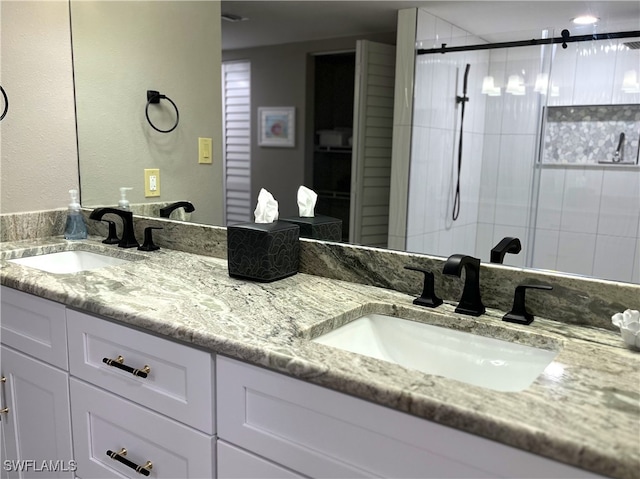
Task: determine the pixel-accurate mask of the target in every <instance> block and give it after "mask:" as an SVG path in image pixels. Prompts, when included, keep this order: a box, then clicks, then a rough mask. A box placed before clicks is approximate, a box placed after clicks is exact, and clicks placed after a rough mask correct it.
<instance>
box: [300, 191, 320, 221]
mask: <svg viewBox="0 0 640 479" xmlns="http://www.w3.org/2000/svg"><path fill="white" fill-rule="evenodd" d="M316 201H318V194H317V193H316V192H315V191H313V190H310V189H309V188H307V187H306V186H301V187H300V188H298V212H299V213H300V216H301V217H302V218H313V217H314V216H315V213H314V210H315V208H316Z"/></svg>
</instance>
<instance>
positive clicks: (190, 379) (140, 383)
mask: <svg viewBox="0 0 640 479" xmlns="http://www.w3.org/2000/svg"><path fill="white" fill-rule="evenodd" d="M67 327H68V334H69V370H70V372H71V375H72V376H75V377H78V378H81V379H84V380H85V381H87V382H90V383H92V384H95V385H96V386H100V387H102V388H105V389H107V390H109V391H111V392H114V393H116V394H119V395H120V396H123V397H125V398H127V399H130V400H132V401H133V402H135V403H138V404H142V405H143V406H147V407H149V408H151V409H153V410H155V411H158V412H160V413H162V414H165V415H167V416H169V417H171V418H173V419H175V420H177V421H180V422H183V423H185V424H187V425H189V426H192V427H195V428H197V429H199V430H201V431H203V432H205V433H207V434H213V433H214V431H215V424H214V418H215V415H214V404H213V391H214V389H213V388H214V379H213V375H214V365H213V356H212V355H211V354H209V353H207V352H205V351H200V350H198V349H195V348H190V347H188V346H185V345H183V344H178V343H175V342H173V341H169V340H166V339H162V338H158V337H156V336H153V335H151V334H147V333H143V332H140V331H137V330H134V329H132V328H129V327H126V326H122V325H119V324H115V323H111V322H109V321H106V320H103V319H100V318H97V317H94V316H90V315H88V314H85V313H80V312H78V311H72V310H68V311H67ZM118 356H122V357H123V358H124V360H123V362H122V364H123V365H124V366H127V367H130V368H137V369H140V370H141V369H142V368H144V366H149V368H150V370H149V372H148V374H147V377H139V376H135V375H134V374H132V373H131V372H127V371H125V370H122V369H118V368H117V367H114V366H109V365H107V364H105V363H104V362H103V359H105V358H107V359H112V360H115V359H116V358H117V357H118Z"/></svg>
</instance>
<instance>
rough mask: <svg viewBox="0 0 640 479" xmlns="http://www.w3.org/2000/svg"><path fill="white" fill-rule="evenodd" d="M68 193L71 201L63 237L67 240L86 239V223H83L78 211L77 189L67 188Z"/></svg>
mask: <svg viewBox="0 0 640 479" xmlns="http://www.w3.org/2000/svg"><path fill="white" fill-rule="evenodd" d="M69 194H70V195H71V203H69V212H68V213H67V224H66V226H65V228H64V238H65V239H68V240H80V239H86V238H87V225H86V224H85V222H84V218H83V217H82V213H81V212H80V203H79V201H78V190H69Z"/></svg>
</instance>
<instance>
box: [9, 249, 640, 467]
mask: <svg viewBox="0 0 640 479" xmlns="http://www.w3.org/2000/svg"><path fill="white" fill-rule="evenodd" d="M78 245H80V246H78ZM83 245H84V246H83ZM68 247H69V243H67V242H65V241H64V240H61V239H60V238H59V237H49V238H41V239H37V240H31V241H19V242H13V243H11V242H5V243H0V248H1V249H0V254H2V255H3V256H1V257H2V258H4V259H1V260H0V278H1V280H2V284H3V287H2V337H1V339H2V374H3V375H4V376H5V377H6V378H7V381H6V383H4V384H3V385H2V388H3V391H2V394H3V396H2V400H3V404H1V406H2V407H8V408H9V411H8V412H7V414H4V415H3V417H2V418H1V419H2V421H1V423H2V428H3V434H4V435H5V438H8V439H7V440H6V445H7V446H6V447H7V452H6V454H7V456H6V457H7V458H11V459H13V458H18V459H32V457H30V456H29V452H30V451H34V452H33V454H36V453H37V451H46V454H47V456H55V457H46V458H44V459H49V460H62V461H75V462H74V463H73V464H74V466H76V467H77V468H76V469H75V470H73V471H58V477H80V478H84V479H88V478H91V477H122V476H125V477H139V476H140V475H141V474H143V475H146V473H148V475H149V477H256V476H258V477H371V476H382V477H392V476H393V477H532V476H535V477H554V478H558V477H616V478H632V477H634V476H635V475H636V473H637V471H638V470H639V469H640V455H639V454H638V453H639V452H640V451H639V445H638V442H637V438H638V432H639V430H640V423H639V419H640V402H639V398H640V385H639V384H638V381H637V374H638V366H639V365H640V354H638V353H637V352H633V351H631V350H629V349H627V348H626V347H625V346H624V344H623V343H622V341H621V340H620V338H619V335H617V334H616V333H614V332H612V331H607V330H604V329H599V328H593V327H585V326H577V325H569V324H565V323H561V322H558V321H552V320H547V319H544V318H536V320H535V322H534V323H533V324H532V325H531V326H521V325H515V324H507V323H503V322H502V321H501V316H502V314H504V311H502V312H501V311H496V310H493V309H491V308H488V311H487V314H485V315H483V316H481V317H479V318H471V317H468V316H464V315H459V314H456V313H454V311H453V310H454V308H455V305H452V304H447V303H445V304H444V305H442V306H440V307H439V308H438V309H437V310H434V311H431V310H426V309H424V308H420V307H418V306H414V305H413V304H412V301H413V297H412V296H410V295H407V294H404V293H401V292H397V291H393V290H390V289H383V288H378V287H373V286H368V285H363V284H356V283H353V282H347V281H339V280H335V279H329V278H326V277H320V276H313V275H309V274H303V273H299V274H297V275H295V276H292V277H290V278H286V279H283V280H280V281H276V282H273V283H267V284H263V283H253V282H246V281H240V280H236V279H233V278H230V277H229V275H228V272H227V264H226V261H225V260H224V259H220V258H214V257H210V256H202V255H197V254H194V253H186V252H182V251H176V250H171V249H166V248H163V249H161V250H160V251H156V252H149V253H145V252H135V254H134V253H131V252H127V253H128V254H129V255H134V256H137V257H136V258H135V259H134V260H132V261H128V262H127V263H125V264H121V265H117V266H108V267H103V268H98V269H95V270H90V271H82V272H78V273H74V274H54V273H47V272H43V271H40V270H37V269H33V268H29V267H25V266H23V265H19V264H15V263H11V262H9V261H7V259H8V258H11V257H18V256H22V255H30V254H33V253H34V252H42V251H55V250H58V249H65V248H68ZM73 247H74V248H89V249H91V248H93V249H94V250H95V251H98V250H100V249H101V248H111V249H110V250H109V254H113V255H118V254H121V253H123V251H122V249H118V248H117V247H115V246H114V247H105V246H103V245H101V244H100V243H99V238H96V239H90V240H88V241H86V242H74V244H73ZM366 312H377V313H384V314H390V315H397V316H411V319H414V320H416V321H427V322H433V321H435V322H440V323H441V324H447V322H449V323H450V327H453V328H455V329H460V330H464V331H470V332H473V333H475V334H480V335H488V334H492V335H493V334H497V335H498V336H500V337H501V339H504V340H507V341H513V342H519V343H522V344H529V343H533V344H535V345H537V346H540V345H546V347H555V348H558V349H559V351H558V354H557V356H556V357H555V359H554V360H553V362H552V363H551V364H550V365H549V366H548V367H547V368H546V369H545V371H544V372H543V373H542V374H541V375H540V376H539V377H538V379H536V380H535V381H534V383H533V384H532V385H531V386H530V387H528V388H526V389H524V390H522V391H518V392H500V391H495V390H492V389H488V388H483V387H478V386H473V385H469V384H466V383H462V382H458V381H455V380H451V379H447V378H444V377H439V376H432V375H428V374H424V373H421V372H419V371H415V370H411V369H407V368H404V367H402V366H399V365H396V364H393V363H389V362H385V361H380V360H377V359H373V358H369V357H366V356H362V355H358V354H354V353H349V352H346V351H343V350H340V349H336V348H331V347H328V346H325V345H322V344H317V343H315V342H312V341H310V339H311V338H314V337H316V336H318V335H320V334H322V333H323V332H326V331H328V330H331V329H335V328H336V327H337V326H339V325H341V324H344V323H347V322H349V321H350V320H352V319H354V318H355V317H358V316H360V315H361V314H362V313H366ZM429 315H431V316H429ZM434 315H435V316H434ZM13 318H15V319H13ZM119 357H121V358H122V360H120V358H119ZM7 358H8V359H7ZM15 358H19V360H18V359H15ZM26 364H30V365H33V368H28V367H27V366H26ZM146 367H148V369H147V368H146ZM36 370H39V371H37V372H32V371H36ZM132 371H133V372H132ZM145 375H146V377H143V376H145ZM25 376H26V378H25ZM34 378H35V379H34ZM27 383H29V384H36V385H38V388H36V389H38V390H39V391H41V396H34V399H33V401H26V402H23V401H22V400H20V399H19V395H20V394H21V393H23V391H25V389H24V388H25V387H26V386H25V384H27ZM54 383H55V384H54ZM42 385H45V386H42ZM47 391H48V392H47ZM47 397H48V398H52V397H53V398H55V401H53V402H52V401H50V399H47ZM4 401H6V402H4ZM16 407H17V409H16V410H14V408H16ZM30 408H32V409H33V410H38V408H43V410H46V411H47V412H51V414H48V415H47V420H46V421H42V422H40V423H38V424H39V426H37V428H36V429H35V431H34V427H36V426H35V425H34V418H31V416H30V415H31V410H30ZM16 412H17V413H18V415H17V416H15V415H13V414H15V413H16ZM16 431H17V433H16ZM34 432H35V433H34ZM12 438H13V439H12ZM16 440H18V441H33V444H31V443H29V444H27V443H23V444H20V446H21V448H22V449H21V450H22V451H23V454H25V455H23V456H22V457H17V456H16V455H15V454H16V453H15V452H14V451H15V449H11V444H15V443H16ZM12 441H13V443H12ZM54 443H55V444H56V448H57V449H56V450H55V451H54V450H52V449H51V444H54ZM123 448H124V449H126V454H125V452H124V451H123V450H122V449H123ZM72 451H73V454H71V452H72ZM127 461H129V462H130V463H131V464H128V463H127ZM132 464H133V466H132ZM136 468H138V472H136ZM3 474H4V475H7V477H14V476H15V477H18V476H17V475H15V474H14V473H13V472H8V471H5V472H3ZM4 475H3V477H4Z"/></svg>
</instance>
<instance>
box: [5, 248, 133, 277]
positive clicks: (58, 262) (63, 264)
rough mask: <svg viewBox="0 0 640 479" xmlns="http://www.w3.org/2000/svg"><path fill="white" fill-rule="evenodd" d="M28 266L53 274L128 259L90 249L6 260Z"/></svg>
mask: <svg viewBox="0 0 640 479" xmlns="http://www.w3.org/2000/svg"><path fill="white" fill-rule="evenodd" d="M8 261H9V262H11V263H17V264H21V265H23V266H28V267H30V268H36V269H39V270H42V271H47V272H49V273H55V274H66V273H78V272H80V271H89V270H93V269H98V268H104V267H107V266H118V265H121V264H125V263H128V262H129V261H130V260H128V259H123V258H116V257H114V256H108V255H104V254H99V253H94V252H91V251H60V252H57V253H47V254H40V255H36V256H27V257H23V258H16V259H10V260H8Z"/></svg>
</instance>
